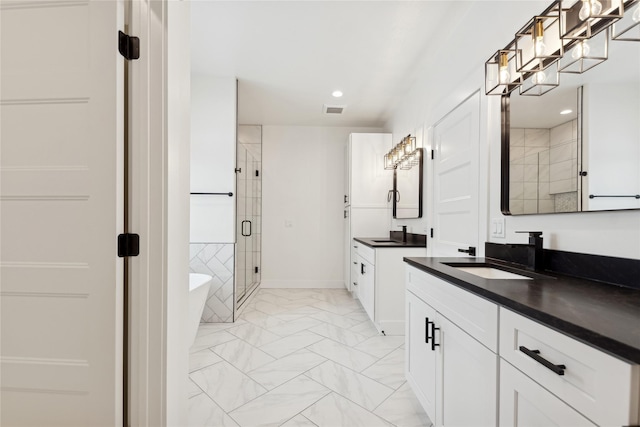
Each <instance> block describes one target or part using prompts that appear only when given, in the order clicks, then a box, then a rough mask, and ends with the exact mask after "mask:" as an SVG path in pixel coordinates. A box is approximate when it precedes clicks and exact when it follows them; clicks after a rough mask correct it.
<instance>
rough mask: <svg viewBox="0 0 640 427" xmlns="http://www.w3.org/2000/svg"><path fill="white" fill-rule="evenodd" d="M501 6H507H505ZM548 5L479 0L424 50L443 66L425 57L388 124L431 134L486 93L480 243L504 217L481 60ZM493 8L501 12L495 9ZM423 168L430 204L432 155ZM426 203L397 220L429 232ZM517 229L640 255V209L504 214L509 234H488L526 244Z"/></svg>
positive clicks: (494, 122) (496, 106)
mask: <svg viewBox="0 0 640 427" xmlns="http://www.w3.org/2000/svg"><path fill="white" fill-rule="evenodd" d="M505 4H506V5H508V8H504V5H505ZM546 4H547V3H545V2H528V1H523V2H508V3H504V2H476V4H475V5H474V6H473V7H471V8H470V10H469V13H468V14H467V15H466V16H465V17H463V19H462V20H461V22H460V23H459V24H458V25H457V26H452V28H451V34H443V37H442V38H441V40H443V42H442V43H441V44H440V45H439V46H437V47H433V51H429V52H425V57H426V58H431V59H433V58H440V59H443V58H446V59H447V61H446V66H440V65H443V61H434V60H431V61H427V63H426V65H425V66H424V68H423V69H422V72H421V73H419V77H418V78H417V79H416V81H415V82H414V84H413V85H412V87H411V90H410V92H409V94H408V95H407V96H406V97H405V98H404V99H401V100H400V102H399V103H398V105H399V106H400V107H399V108H397V109H396V110H395V114H394V116H393V118H392V119H391V120H390V121H389V122H388V123H387V127H388V128H390V129H391V130H392V132H393V135H394V136H393V140H394V141H398V140H399V139H400V138H401V137H402V136H404V135H406V134H408V133H415V134H418V135H419V132H420V131H421V130H422V131H423V132H424V133H425V135H428V129H429V127H430V126H432V125H433V124H434V123H436V122H437V121H438V120H439V119H440V118H441V117H443V116H444V115H445V114H446V113H447V112H449V111H451V110H452V109H453V108H454V107H455V106H456V105H457V104H459V103H460V102H461V101H462V100H463V99H464V98H465V97H466V96H468V95H470V94H471V93H472V92H473V91H475V90H477V89H480V91H481V93H482V94H483V95H482V100H481V112H480V114H481V116H480V120H481V131H480V133H481V135H480V139H481V159H480V176H481V182H480V186H481V189H480V191H481V201H480V203H481V206H480V212H481V214H480V215H481V221H482V224H483V226H484V227H483V230H482V231H481V233H482V235H481V241H485V240H489V235H488V225H489V222H490V220H491V218H498V217H503V215H502V213H501V212H500V99H499V97H497V96H493V97H488V96H484V61H486V59H487V58H489V56H490V55H491V54H493V53H494V52H495V51H496V50H498V49H500V48H502V47H503V46H504V45H506V44H507V43H508V42H509V41H510V40H511V39H512V38H513V34H514V32H515V31H517V30H518V28H520V26H521V25H524V23H526V21H527V20H528V19H530V18H531V17H532V16H533V15H535V14H536V13H539V12H541V11H542V10H543V9H544V7H545V6H546ZM496 10H499V13H498V14H496ZM478 22H483V23H484V24H483V26H482V28H484V29H487V28H491V31H477V29H478V28H479V26H478ZM466 28H471V29H475V30H476V33H475V36H474V37H473V38H468V37H464V31H465V29H466ZM426 140H427V142H426V144H425V146H427V148H430V147H429V141H428V137H427V138H426ZM425 157H427V156H425ZM425 166H426V171H425V200H426V201H427V202H428V203H431V201H430V200H429V197H430V195H431V179H430V174H431V165H430V163H429V161H427V163H426V165H425ZM483 188H484V190H483ZM483 194H484V195H485V196H484V197H482V195H483ZM430 209H431V207H430V206H429V205H428V206H427V207H426V210H425V212H426V214H427V216H426V217H425V218H422V219H418V220H402V221H397V222H398V223H399V224H401V223H402V224H408V225H409V226H410V228H412V229H413V230H414V232H419V231H420V229H422V230H424V232H426V230H428V228H429V225H430V219H429V217H428V216H429V212H430ZM516 230H541V231H543V232H544V235H543V237H544V239H545V241H544V247H545V248H550V249H557V250H565V251H573V252H581V253H592V254H599V255H609V256H618V257H625V258H635V259H638V258H640V212H638V211H627V212H595V213H591V212H589V213H577V214H549V215H530V216H529V215H528V216H520V217H506V231H507V237H506V239H496V238H494V239H491V240H492V241H495V242H496V243H506V242H509V243H524V242H526V240H527V237H526V235H522V234H515V233H514V231H516ZM428 246H429V244H427V247H428ZM481 254H482V253H481Z"/></svg>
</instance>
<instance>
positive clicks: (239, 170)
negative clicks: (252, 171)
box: [233, 168, 242, 173]
mask: <svg viewBox="0 0 640 427" xmlns="http://www.w3.org/2000/svg"><path fill="white" fill-rule="evenodd" d="M233 171H234V172H235V173H242V168H235V169H234V170H233Z"/></svg>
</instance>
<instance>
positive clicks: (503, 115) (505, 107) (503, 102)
mask: <svg viewBox="0 0 640 427" xmlns="http://www.w3.org/2000/svg"><path fill="white" fill-rule="evenodd" d="M510 108H511V98H510V95H502V96H501V97H500V170H501V173H500V210H501V211H502V214H503V215H511V211H509V180H510V178H511V177H510V173H509V169H510V168H509V159H510V156H511V153H510V147H511V146H510V137H509V133H510V132H509V129H510V128H511V117H510Z"/></svg>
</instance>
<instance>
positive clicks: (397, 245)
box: [353, 237, 427, 249]
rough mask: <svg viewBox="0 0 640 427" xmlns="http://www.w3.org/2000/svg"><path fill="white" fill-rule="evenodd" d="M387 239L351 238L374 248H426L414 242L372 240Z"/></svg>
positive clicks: (380, 238)
mask: <svg viewBox="0 0 640 427" xmlns="http://www.w3.org/2000/svg"><path fill="white" fill-rule="evenodd" d="M383 239H388V238H387V237H354V238H353V240H355V241H356V242H359V243H362V244H363V245H365V246H368V247H370V248H374V249H388V248H425V249H426V248H427V247H426V246H425V245H423V244H420V243H414V242H407V243H403V242H399V241H393V242H374V240H383Z"/></svg>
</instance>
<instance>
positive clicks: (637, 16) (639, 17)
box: [631, 5, 640, 22]
mask: <svg viewBox="0 0 640 427" xmlns="http://www.w3.org/2000/svg"><path fill="white" fill-rule="evenodd" d="M631 19H633V22H640V5H638V7H636V11H635V12H633V15H631Z"/></svg>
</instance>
